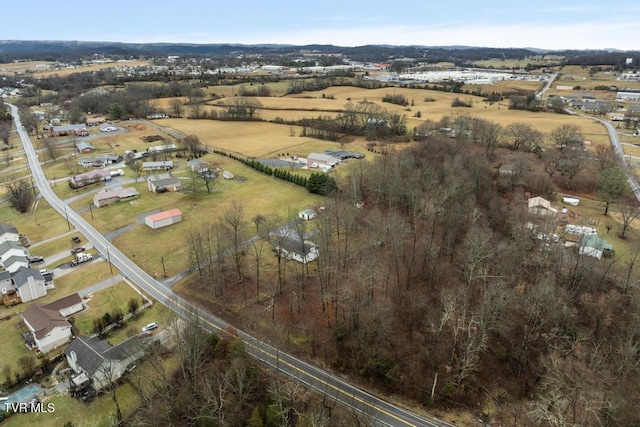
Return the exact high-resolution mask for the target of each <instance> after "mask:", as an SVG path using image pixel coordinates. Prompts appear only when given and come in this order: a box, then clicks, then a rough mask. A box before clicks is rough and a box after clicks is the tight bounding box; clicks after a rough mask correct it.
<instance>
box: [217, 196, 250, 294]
mask: <svg viewBox="0 0 640 427" xmlns="http://www.w3.org/2000/svg"><path fill="white" fill-rule="evenodd" d="M222 217H223V219H224V222H225V224H226V226H227V230H228V235H229V239H230V241H231V251H232V253H233V263H234V266H235V269H236V278H237V279H238V281H239V282H240V284H241V286H242V291H243V295H244V303H245V305H246V304H247V292H246V289H245V283H244V274H243V265H242V261H243V251H242V242H243V241H244V236H245V226H246V224H245V221H244V212H243V208H242V204H241V203H239V202H237V201H234V202H233V203H232V204H231V207H229V208H228V209H226V210H225V211H224V213H223V214H222Z"/></svg>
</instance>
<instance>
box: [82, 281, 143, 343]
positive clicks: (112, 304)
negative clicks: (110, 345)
mask: <svg viewBox="0 0 640 427" xmlns="http://www.w3.org/2000/svg"><path fill="white" fill-rule="evenodd" d="M131 298H136V299H138V300H139V302H140V305H142V304H143V302H142V298H141V297H140V295H139V294H138V293H137V292H135V291H134V290H133V289H132V288H131V286H129V285H128V284H127V283H126V282H125V281H121V282H119V283H117V284H115V285H113V286H110V287H108V288H106V289H103V290H101V291H99V292H96V293H95V294H94V295H93V297H91V298H90V299H88V300H86V301H85V303H86V305H87V309H86V310H84V311H82V312H81V313H78V314H77V315H75V316H74V318H75V326H76V327H77V328H78V331H80V333H81V334H82V335H91V334H92V333H93V331H92V329H93V319H94V318H96V317H100V316H102V315H103V314H104V313H111V312H112V311H113V310H114V309H115V308H120V309H121V310H122V312H123V313H126V312H127V311H128V303H129V300H130V299H131Z"/></svg>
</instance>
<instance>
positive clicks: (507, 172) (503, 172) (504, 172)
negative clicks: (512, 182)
mask: <svg viewBox="0 0 640 427" xmlns="http://www.w3.org/2000/svg"><path fill="white" fill-rule="evenodd" d="M516 169H517V168H516V165H514V164H510V163H505V164H504V165H502V166H500V169H498V175H500V176H512V175H515V174H516V173H517V170H516Z"/></svg>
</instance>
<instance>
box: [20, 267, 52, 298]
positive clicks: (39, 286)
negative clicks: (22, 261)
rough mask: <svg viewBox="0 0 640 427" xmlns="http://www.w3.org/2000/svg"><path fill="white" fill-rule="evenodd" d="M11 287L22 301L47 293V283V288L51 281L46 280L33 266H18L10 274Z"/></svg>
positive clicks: (50, 285) (40, 296)
mask: <svg viewBox="0 0 640 427" xmlns="http://www.w3.org/2000/svg"><path fill="white" fill-rule="evenodd" d="M12 280H13V287H14V289H15V291H16V293H17V294H18V296H19V297H20V300H22V302H29V301H32V300H34V299H38V298H42V297H43V296H45V295H47V283H49V288H51V287H53V282H46V281H45V278H44V276H42V273H40V272H39V271H38V270H34V269H33V268H27V267H20V268H19V269H18V270H17V271H16V272H15V273H14V274H13V276H12Z"/></svg>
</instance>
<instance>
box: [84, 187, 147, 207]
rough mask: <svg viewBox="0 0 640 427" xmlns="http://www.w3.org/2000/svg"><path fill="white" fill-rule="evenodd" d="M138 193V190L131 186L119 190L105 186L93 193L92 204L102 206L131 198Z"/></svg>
mask: <svg viewBox="0 0 640 427" xmlns="http://www.w3.org/2000/svg"><path fill="white" fill-rule="evenodd" d="M139 195H140V194H139V193H138V190H136V189H135V188H133V187H130V188H122V189H120V190H111V189H109V188H105V189H104V190H100V191H98V192H97V193H96V194H94V195H93V204H94V205H95V206H96V207H98V208H102V207H104V206H109V205H111V204H113V203H115V202H119V201H121V200H128V199H133V198H134V197H137V196H139Z"/></svg>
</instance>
